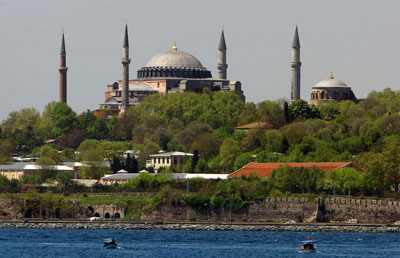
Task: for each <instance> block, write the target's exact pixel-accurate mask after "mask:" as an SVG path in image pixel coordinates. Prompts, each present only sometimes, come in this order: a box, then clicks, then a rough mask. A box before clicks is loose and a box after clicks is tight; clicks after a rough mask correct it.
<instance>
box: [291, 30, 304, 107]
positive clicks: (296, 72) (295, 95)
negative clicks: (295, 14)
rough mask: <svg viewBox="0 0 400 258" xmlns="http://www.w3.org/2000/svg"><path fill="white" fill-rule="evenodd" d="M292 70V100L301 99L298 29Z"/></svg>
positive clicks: (294, 41) (293, 47)
mask: <svg viewBox="0 0 400 258" xmlns="http://www.w3.org/2000/svg"><path fill="white" fill-rule="evenodd" d="M290 67H291V70H292V81H291V94H290V101H291V102H293V101H296V100H298V99H300V67H301V62H300V40H299V32H298V30H297V25H296V31H295V32H294V39H293V44H292V62H291V63H290Z"/></svg>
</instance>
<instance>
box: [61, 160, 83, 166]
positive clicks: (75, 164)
mask: <svg viewBox="0 0 400 258" xmlns="http://www.w3.org/2000/svg"><path fill="white" fill-rule="evenodd" d="M62 164H63V165H65V166H69V167H87V165H85V164H83V163H81V162H75V161H71V162H63V163H62Z"/></svg>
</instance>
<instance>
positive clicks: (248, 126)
mask: <svg viewBox="0 0 400 258" xmlns="http://www.w3.org/2000/svg"><path fill="white" fill-rule="evenodd" d="M256 128H261V129H265V130H270V129H273V128H274V126H273V125H271V124H270V123H267V122H261V121H260V122H255V123H250V124H245V125H241V126H236V127H235V131H245V132H247V131H249V130H251V129H256Z"/></svg>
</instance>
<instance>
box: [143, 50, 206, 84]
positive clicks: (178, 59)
mask: <svg viewBox="0 0 400 258" xmlns="http://www.w3.org/2000/svg"><path fill="white" fill-rule="evenodd" d="M137 77H138V78H158V77H173V78H211V77H212V76H211V72H210V71H208V70H207V69H206V68H205V67H204V66H203V65H202V64H201V63H200V61H199V60H198V59H197V58H196V57H194V56H193V55H191V54H188V53H186V52H183V51H179V50H178V49H177V47H176V44H175V42H174V45H173V47H172V49H171V50H170V51H167V52H164V53H161V54H158V55H155V56H153V57H152V58H151V59H150V60H149V61H148V62H147V64H146V66H144V67H142V68H141V69H140V70H138V72H137Z"/></svg>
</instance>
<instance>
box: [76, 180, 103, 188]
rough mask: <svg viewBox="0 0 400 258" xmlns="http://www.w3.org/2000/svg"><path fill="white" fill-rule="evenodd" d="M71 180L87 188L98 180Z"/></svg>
mask: <svg viewBox="0 0 400 258" xmlns="http://www.w3.org/2000/svg"><path fill="white" fill-rule="evenodd" d="M71 180H72V181H73V182H75V183H77V184H80V185H84V186H87V187H92V186H94V185H95V184H97V182H98V180H96V179H71Z"/></svg>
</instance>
